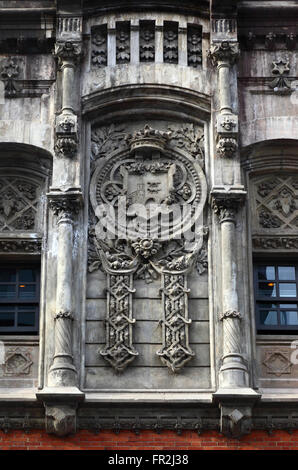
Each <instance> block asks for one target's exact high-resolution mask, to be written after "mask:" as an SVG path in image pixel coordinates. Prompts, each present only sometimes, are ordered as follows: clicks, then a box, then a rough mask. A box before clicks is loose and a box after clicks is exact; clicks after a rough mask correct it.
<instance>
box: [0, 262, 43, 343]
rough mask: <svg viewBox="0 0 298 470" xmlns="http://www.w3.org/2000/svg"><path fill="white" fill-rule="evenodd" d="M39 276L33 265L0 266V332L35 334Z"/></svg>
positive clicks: (37, 269)
mask: <svg viewBox="0 0 298 470" xmlns="http://www.w3.org/2000/svg"><path fill="white" fill-rule="evenodd" d="M39 277H40V274H39V267H37V266H28V265H18V266H15V265H8V266H0V333H2V334H6V333H16V334H26V333H27V334H37V333H38V317H39V281H40V279H39Z"/></svg>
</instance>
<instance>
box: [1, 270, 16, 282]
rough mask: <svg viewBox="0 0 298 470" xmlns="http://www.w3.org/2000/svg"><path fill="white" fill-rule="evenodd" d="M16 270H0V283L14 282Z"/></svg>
mask: <svg viewBox="0 0 298 470" xmlns="http://www.w3.org/2000/svg"><path fill="white" fill-rule="evenodd" d="M15 281H16V270H15V269H13V268H12V269H11V268H5V269H0V282H15Z"/></svg>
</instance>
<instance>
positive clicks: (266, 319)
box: [260, 310, 278, 326]
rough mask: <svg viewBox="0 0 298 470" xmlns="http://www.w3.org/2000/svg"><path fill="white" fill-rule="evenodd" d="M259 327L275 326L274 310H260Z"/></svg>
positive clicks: (275, 316)
mask: <svg viewBox="0 0 298 470" xmlns="http://www.w3.org/2000/svg"><path fill="white" fill-rule="evenodd" d="M260 323H261V325H266V326H269V325H270V326H273V325H277V324H278V323H277V312H276V311H274V310H261V311H260Z"/></svg>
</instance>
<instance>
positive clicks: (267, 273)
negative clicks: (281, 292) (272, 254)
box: [258, 266, 275, 281]
mask: <svg viewBox="0 0 298 470" xmlns="http://www.w3.org/2000/svg"><path fill="white" fill-rule="evenodd" d="M258 279H259V280H260V281H261V280H264V281H265V280H268V281H272V280H274V279H275V269H274V266H259V267H258Z"/></svg>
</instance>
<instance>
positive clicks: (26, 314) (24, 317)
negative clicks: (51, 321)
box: [18, 306, 35, 326]
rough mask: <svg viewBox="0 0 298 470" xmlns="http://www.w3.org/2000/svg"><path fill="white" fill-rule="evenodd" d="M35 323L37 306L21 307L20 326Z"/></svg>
mask: <svg viewBox="0 0 298 470" xmlns="http://www.w3.org/2000/svg"><path fill="white" fill-rule="evenodd" d="M34 325H35V308H34V307H31V306H28V307H27V308H26V307H21V308H20V309H19V311H18V326H34Z"/></svg>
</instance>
